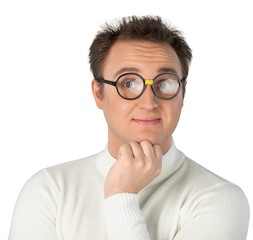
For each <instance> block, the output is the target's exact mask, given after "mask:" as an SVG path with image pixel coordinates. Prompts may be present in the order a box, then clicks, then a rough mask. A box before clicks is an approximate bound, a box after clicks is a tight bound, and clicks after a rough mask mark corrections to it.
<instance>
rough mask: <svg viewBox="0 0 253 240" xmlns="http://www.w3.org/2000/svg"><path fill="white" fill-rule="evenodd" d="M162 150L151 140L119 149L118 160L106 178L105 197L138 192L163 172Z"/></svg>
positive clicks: (125, 145)
mask: <svg viewBox="0 0 253 240" xmlns="http://www.w3.org/2000/svg"><path fill="white" fill-rule="evenodd" d="M161 167H162V151H161V148H160V146H159V145H152V144H151V143H150V142H149V141H146V140H145V141H142V142H140V143H137V142H131V143H130V144H124V145H122V146H121V147H120V149H119V154H118V160H117V161H116V163H115V164H114V165H113V166H112V168H111V169H110V171H109V173H108V175H107V177H106V180H105V187H104V191H105V197H106V198H107V197H109V196H111V195H114V194H117V193H122V192H128V193H138V192H139V191H140V190H141V189H143V188H144V187H146V186H147V185H148V184H149V183H150V182H151V181H152V180H153V179H154V178H155V177H156V176H158V175H159V174H160V173H161Z"/></svg>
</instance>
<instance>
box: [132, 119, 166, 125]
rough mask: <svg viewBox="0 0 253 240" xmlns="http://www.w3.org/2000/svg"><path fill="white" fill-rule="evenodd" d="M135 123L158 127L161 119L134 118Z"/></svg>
mask: <svg viewBox="0 0 253 240" xmlns="http://www.w3.org/2000/svg"><path fill="white" fill-rule="evenodd" d="M133 121H134V122H135V123H137V124H140V125H148V126H152V125H156V124H158V123H160V122H161V119H160V118H134V119H133Z"/></svg>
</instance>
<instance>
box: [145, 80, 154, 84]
mask: <svg viewBox="0 0 253 240" xmlns="http://www.w3.org/2000/svg"><path fill="white" fill-rule="evenodd" d="M153 82H154V81H153V80H152V79H146V80H145V85H152V84H153Z"/></svg>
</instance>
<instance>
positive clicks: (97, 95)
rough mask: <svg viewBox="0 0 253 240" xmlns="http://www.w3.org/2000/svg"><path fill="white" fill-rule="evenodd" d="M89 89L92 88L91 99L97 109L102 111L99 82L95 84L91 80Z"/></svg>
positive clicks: (94, 81)
mask: <svg viewBox="0 0 253 240" xmlns="http://www.w3.org/2000/svg"><path fill="white" fill-rule="evenodd" d="M91 88H92V93H93V97H94V99H95V102H96V105H97V107H98V108H99V109H103V104H102V103H103V101H102V96H101V90H100V86H99V82H97V81H96V80H94V79H93V80H92V82H91Z"/></svg>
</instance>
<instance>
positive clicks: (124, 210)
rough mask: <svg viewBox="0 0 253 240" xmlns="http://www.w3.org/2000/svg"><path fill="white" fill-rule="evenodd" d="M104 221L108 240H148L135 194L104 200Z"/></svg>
mask: <svg viewBox="0 0 253 240" xmlns="http://www.w3.org/2000/svg"><path fill="white" fill-rule="evenodd" d="M105 219H106V226H107V233H108V240H118V239H122V240H124V239H127V240H136V239H138V240H150V237H149V234H148V231H147V227H146V223H145V221H144V219H143V215H142V212H141V210H140V207H139V197H138V195H137V194H133V193H119V194H116V195H113V196H111V197H109V198H107V199H105Z"/></svg>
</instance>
